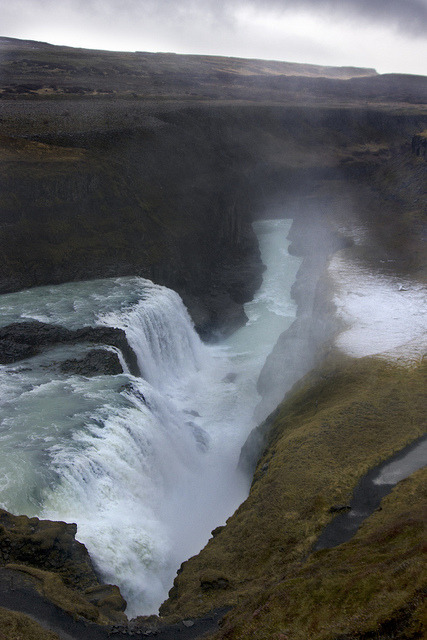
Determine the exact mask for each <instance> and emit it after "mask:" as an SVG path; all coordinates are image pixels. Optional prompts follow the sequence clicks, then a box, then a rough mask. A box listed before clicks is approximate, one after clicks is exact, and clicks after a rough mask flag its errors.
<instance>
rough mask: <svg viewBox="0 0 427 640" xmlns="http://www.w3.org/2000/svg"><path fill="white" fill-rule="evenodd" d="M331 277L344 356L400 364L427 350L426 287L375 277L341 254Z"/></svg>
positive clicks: (335, 259) (332, 265) (334, 261)
mask: <svg viewBox="0 0 427 640" xmlns="http://www.w3.org/2000/svg"><path fill="white" fill-rule="evenodd" d="M329 273H330V275H331V276H332V278H333V280H334V283H335V287H334V288H335V294H334V303H335V305H336V308H337V313H338V316H339V317H340V318H341V319H342V320H343V321H344V323H345V325H346V328H345V329H344V330H343V331H342V332H341V333H340V334H339V335H338V337H337V339H336V345H337V346H338V347H339V348H340V349H341V350H342V351H344V352H345V353H347V354H348V355H351V356H354V357H358V358H361V357H363V356H369V355H374V354H378V355H382V356H384V357H386V358H389V359H393V360H402V361H403V362H407V361H412V360H415V359H419V358H420V357H422V355H423V354H424V353H425V351H426V349H427V331H426V319H427V315H426V314H427V304H426V287H424V286H423V285H422V284H421V283H419V282H415V281H413V280H402V279H399V278H397V277H393V276H386V275H382V274H374V273H372V272H371V271H369V269H367V268H366V267H362V266H360V265H358V264H355V263H354V262H352V261H351V260H348V259H345V258H344V257H343V256H342V254H340V253H338V254H335V255H334V256H333V258H332V259H331V261H330V263H329Z"/></svg>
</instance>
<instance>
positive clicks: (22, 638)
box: [0, 607, 59, 640]
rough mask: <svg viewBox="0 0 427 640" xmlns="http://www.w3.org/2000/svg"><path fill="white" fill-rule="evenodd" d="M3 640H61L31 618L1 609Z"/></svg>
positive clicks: (0, 636)
mask: <svg viewBox="0 0 427 640" xmlns="http://www.w3.org/2000/svg"><path fill="white" fill-rule="evenodd" d="M0 629H1V631H0V639H1V640H59V636H58V635H57V634H56V633H52V632H51V631H47V630H46V629H44V628H43V627H41V626H40V625H39V624H38V623H37V622H35V621H34V620H32V619H31V618H30V617H29V616H26V615H24V614H23V613H16V612H15V611H9V610H8V609H4V608H3V607H0Z"/></svg>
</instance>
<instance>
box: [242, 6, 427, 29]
mask: <svg viewBox="0 0 427 640" xmlns="http://www.w3.org/2000/svg"><path fill="white" fill-rule="evenodd" d="M242 4H251V5H252V6H254V7H258V8H259V9H262V8H264V9H265V8H266V7H270V8H272V9H275V10H277V11H280V12H284V11H295V10H301V9H306V10H312V11H314V12H315V13H317V14H328V15H329V16H331V17H333V16H337V17H339V18H340V19H342V18H343V17H344V18H348V19H353V18H358V19H361V20H363V21H365V22H368V23H373V22H375V23H377V24H379V25H383V24H387V25H390V24H392V25H393V26H394V27H396V28H397V29H398V30H399V31H403V32H406V33H412V34H418V35H420V34H423V33H425V32H426V30H427V0H248V2H246V3H242Z"/></svg>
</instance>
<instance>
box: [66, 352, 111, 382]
mask: <svg viewBox="0 0 427 640" xmlns="http://www.w3.org/2000/svg"><path fill="white" fill-rule="evenodd" d="M59 368H60V370H61V371H62V373H76V374H78V375H81V376H98V375H110V376H114V375H117V374H119V373H123V369H122V365H121V364H120V360H119V358H118V356H117V354H116V353H113V352H111V351H107V350H105V349H93V350H92V351H89V352H88V353H87V354H86V355H85V357H84V358H81V359H79V360H78V359H72V360H64V362H61V364H60V365H59Z"/></svg>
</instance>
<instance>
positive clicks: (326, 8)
mask: <svg viewBox="0 0 427 640" xmlns="http://www.w3.org/2000/svg"><path fill="white" fill-rule="evenodd" d="M12 4H13V5H14V7H13V8H14V11H13V15H14V16H15V18H14V20H15V21H19V20H20V19H21V20H22V21H24V22H25V21H26V19H27V18H28V17H29V16H31V17H32V18H33V19H36V20H37V16H40V20H41V19H42V18H43V17H44V18H46V19H48V20H52V21H54V19H55V12H56V11H58V8H59V6H60V8H61V14H65V13H68V14H69V15H70V16H75V15H81V16H82V20H83V21H84V19H85V17H88V18H89V17H90V18H95V17H96V16H99V17H100V18H101V19H102V18H104V17H109V18H111V19H113V20H114V19H115V18H119V19H120V20H121V21H123V19H125V18H126V17H127V18H128V19H140V20H143V19H144V17H146V18H147V19H153V18H160V19H162V20H165V21H169V20H176V19H178V20H179V21H185V22H188V21H191V20H194V19H197V20H198V21H199V20H202V21H205V22H206V21H208V22H211V23H217V24H218V25H219V24H225V25H227V24H228V25H230V24H232V23H233V12H234V11H235V10H236V9H241V8H244V7H253V8H254V9H256V10H257V11H259V12H260V13H262V12H265V11H266V10H270V11H271V10H273V11H276V12H278V13H285V12H295V11H301V10H305V11H310V12H313V13H314V14H317V15H320V16H321V15H324V16H325V15H326V16H329V17H330V18H332V19H334V17H336V18H337V19H340V20H342V19H343V18H345V19H348V20H352V19H354V18H357V19H360V20H362V21H365V22H367V23H373V22H375V23H377V24H380V25H383V24H387V25H393V26H394V27H395V28H396V29H398V30H400V31H403V32H406V33H412V34H418V35H420V34H423V33H425V32H426V30H427V0H178V1H177V0H61V2H60V3H58V2H57V0H14V2H13V3H12ZM10 5H11V3H10V0H0V7H4V9H5V10H7V8H8V6H10ZM2 12H3V9H2ZM7 13H8V14H9V17H10V15H11V14H12V12H10V11H9V12H7ZM2 22H3V27H4V26H7V25H5V23H4V21H3V20H2Z"/></svg>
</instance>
